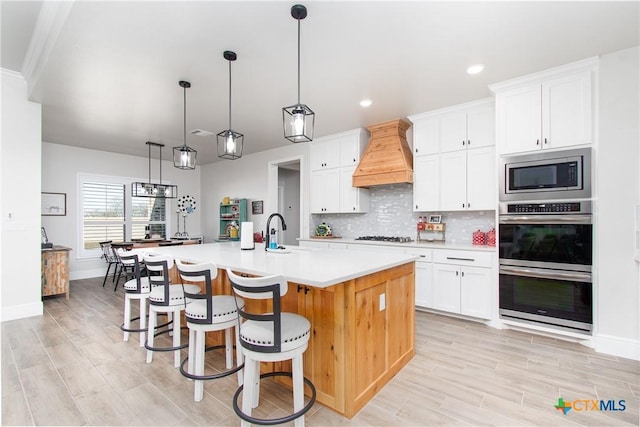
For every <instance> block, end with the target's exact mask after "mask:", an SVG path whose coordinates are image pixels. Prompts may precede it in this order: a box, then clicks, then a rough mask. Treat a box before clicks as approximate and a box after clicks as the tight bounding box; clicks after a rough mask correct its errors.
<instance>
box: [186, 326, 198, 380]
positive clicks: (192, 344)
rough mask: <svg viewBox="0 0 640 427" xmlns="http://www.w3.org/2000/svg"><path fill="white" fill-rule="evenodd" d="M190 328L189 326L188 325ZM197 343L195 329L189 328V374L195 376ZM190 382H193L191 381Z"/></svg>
mask: <svg viewBox="0 0 640 427" xmlns="http://www.w3.org/2000/svg"><path fill="white" fill-rule="evenodd" d="M187 326H188V324H187ZM196 343H197V335H196V331H195V329H191V328H189V352H188V354H189V356H188V357H189V360H188V361H187V372H189V373H190V374H195V373H196V371H195V368H194V366H195V363H196ZM189 381H192V380H191V379H189Z"/></svg>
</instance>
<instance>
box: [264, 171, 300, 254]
mask: <svg viewBox="0 0 640 427" xmlns="http://www.w3.org/2000/svg"><path fill="white" fill-rule="evenodd" d="M301 163H302V159H301V158H292V159H286V160H280V161H276V162H273V163H271V165H270V166H271V171H272V172H275V174H274V175H275V176H273V175H271V176H272V178H274V179H272V180H270V183H269V186H270V193H271V194H273V195H274V196H275V198H276V200H273V205H275V206H277V210H276V212H279V213H280V214H281V215H282V216H283V217H284V219H285V222H286V223H287V229H286V230H285V231H282V230H281V229H280V224H279V221H277V222H273V224H277V227H278V235H279V241H278V243H282V244H284V245H289V246H292V245H293V246H297V245H298V244H299V242H298V238H299V237H301V226H302V223H303V221H302V184H301V182H302V179H301V176H300V173H301V169H302V167H301Z"/></svg>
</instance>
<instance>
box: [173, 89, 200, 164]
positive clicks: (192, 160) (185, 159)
mask: <svg viewBox="0 0 640 427" xmlns="http://www.w3.org/2000/svg"><path fill="white" fill-rule="evenodd" d="M178 84H179V85H180V87H181V88H183V89H184V139H183V144H182V145H181V146H179V147H173V166H175V167H177V168H178V169H195V168H196V157H197V156H198V152H197V151H196V150H194V149H193V148H191V147H187V89H188V88H190V87H191V83H189V82H185V81H182V80H180V82H179V83H178Z"/></svg>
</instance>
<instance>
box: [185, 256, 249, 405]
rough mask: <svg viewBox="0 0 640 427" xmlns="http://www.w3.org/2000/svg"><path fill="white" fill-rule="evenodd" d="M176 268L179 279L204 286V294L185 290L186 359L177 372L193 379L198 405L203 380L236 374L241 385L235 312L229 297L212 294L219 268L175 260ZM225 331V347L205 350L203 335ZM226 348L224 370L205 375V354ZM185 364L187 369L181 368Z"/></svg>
mask: <svg viewBox="0 0 640 427" xmlns="http://www.w3.org/2000/svg"><path fill="white" fill-rule="evenodd" d="M176 268H177V269H178V272H179V274H180V278H181V279H182V280H187V281H190V282H201V283H204V287H205V293H197V294H192V293H190V292H188V291H187V290H186V289H185V292H184V295H185V298H186V299H187V308H186V309H185V311H184V316H185V318H186V320H187V327H188V328H189V356H188V357H187V358H186V359H185V360H183V361H182V364H181V365H180V373H182V375H184V376H185V377H187V378H190V379H192V380H194V382H195V390H194V396H193V399H194V400H195V401H196V402H200V401H201V400H202V398H203V397H204V380H213V379H217V378H222V377H226V376H228V375H231V374H233V373H235V372H238V384H239V385H242V373H241V369H242V367H243V364H242V361H243V358H242V350H241V348H240V335H239V332H238V329H239V328H238V310H237V308H236V301H234V300H235V298H234V297H233V296H232V295H214V294H213V286H212V280H213V279H215V278H216V277H217V275H218V267H217V266H216V265H215V264H213V263H204V264H183V263H182V262H180V261H179V260H176ZM237 304H238V307H240V308H243V307H244V301H243V300H242V299H240V298H238V300H237ZM234 328H235V335H234V338H235V345H236V366H235V367H234V366H233V345H234V340H232V336H231V334H232V329H234ZM210 331H224V337H225V344H224V345H216V346H212V347H208V348H205V346H206V332H210ZM222 348H224V349H225V353H226V370H225V371H223V372H219V373H217V374H211V375H204V359H205V352H206V351H209V350H216V349H222ZM185 363H187V370H186V371H185V369H184V365H185Z"/></svg>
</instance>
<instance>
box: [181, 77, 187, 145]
mask: <svg viewBox="0 0 640 427" xmlns="http://www.w3.org/2000/svg"><path fill="white" fill-rule="evenodd" d="M183 89H184V102H183V104H184V121H183V123H184V127H183V131H184V133H183V138H182V145H183V146H184V147H186V146H187V88H186V86H185V87H184V88H183Z"/></svg>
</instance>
